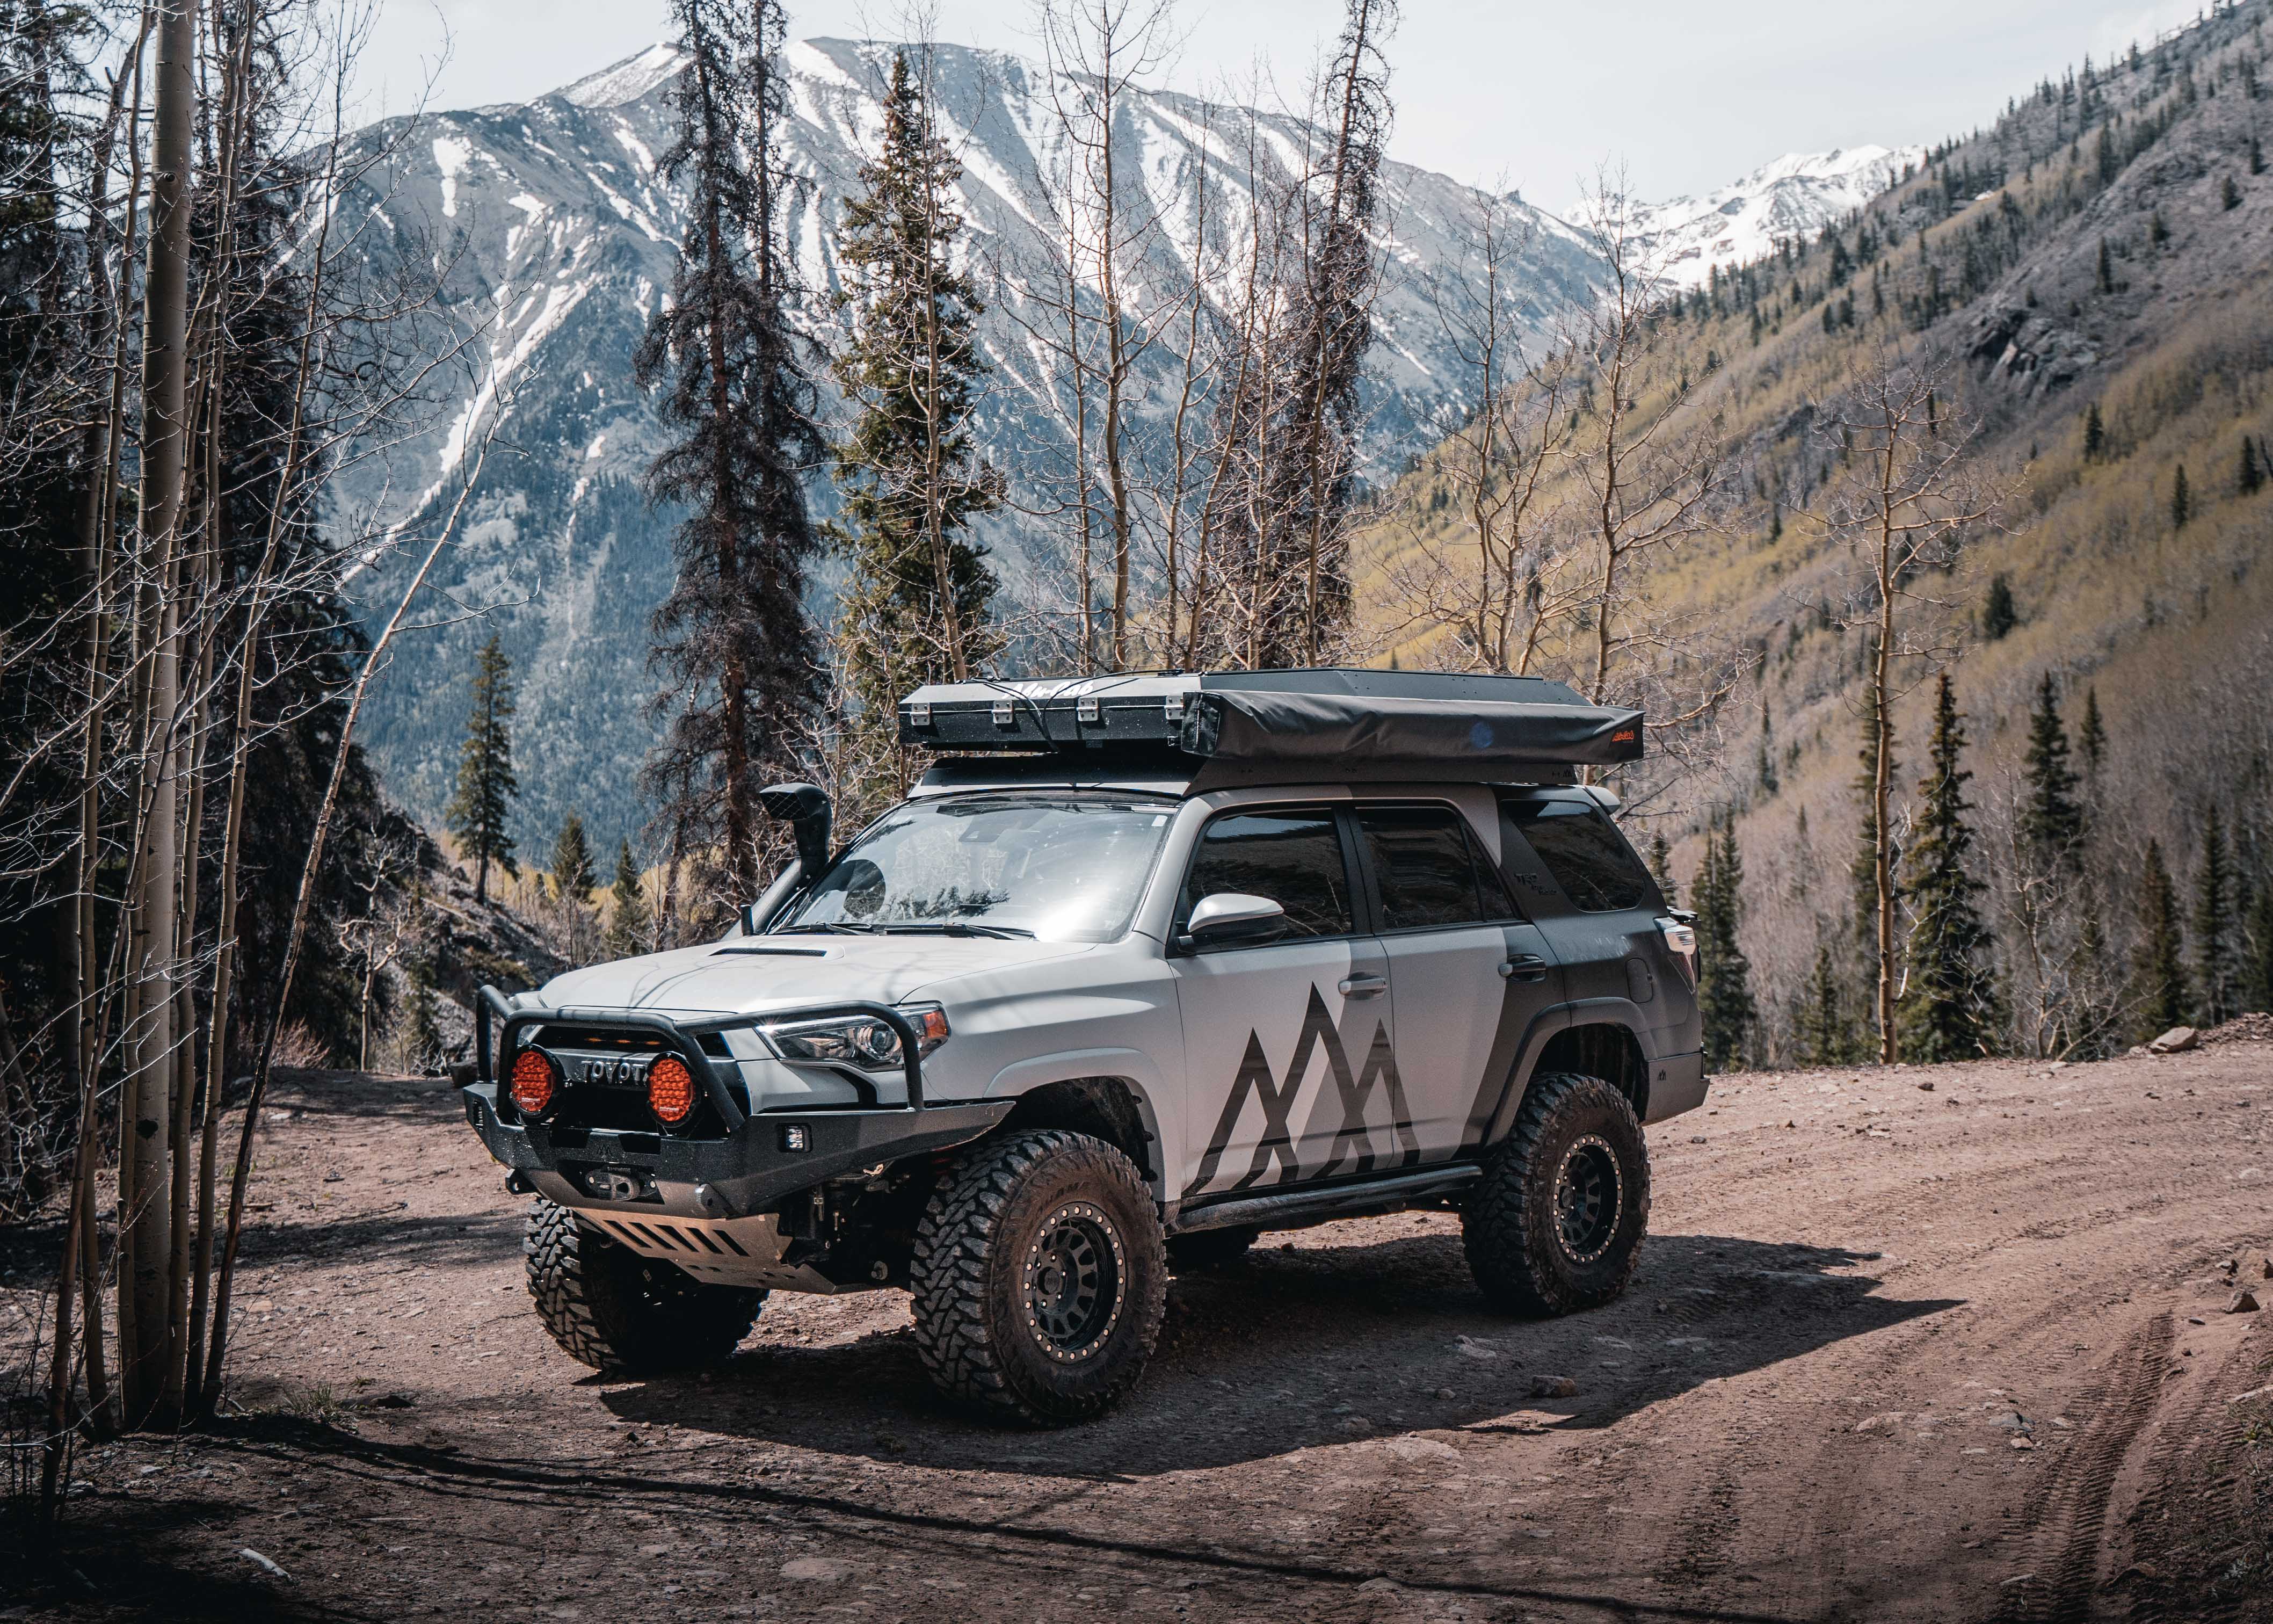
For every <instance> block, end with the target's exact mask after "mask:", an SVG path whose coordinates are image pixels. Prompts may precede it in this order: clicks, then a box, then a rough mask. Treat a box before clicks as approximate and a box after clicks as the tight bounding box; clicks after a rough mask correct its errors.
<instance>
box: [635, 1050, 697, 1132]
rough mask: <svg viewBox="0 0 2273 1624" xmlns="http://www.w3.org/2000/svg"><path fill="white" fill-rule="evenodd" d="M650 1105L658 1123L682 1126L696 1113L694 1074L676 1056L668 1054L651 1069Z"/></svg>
mask: <svg viewBox="0 0 2273 1624" xmlns="http://www.w3.org/2000/svg"><path fill="white" fill-rule="evenodd" d="M647 1105H648V1109H649V1110H651V1111H653V1112H654V1113H655V1115H656V1120H657V1121H659V1122H667V1123H681V1122H685V1121H686V1119H687V1117H688V1116H691V1115H693V1114H694V1072H692V1071H688V1070H687V1069H686V1062H685V1061H684V1060H681V1059H680V1058H679V1056H676V1055H665V1056H664V1057H663V1058H662V1059H660V1060H658V1061H656V1063H655V1064H653V1065H651V1066H649V1068H648V1071H647Z"/></svg>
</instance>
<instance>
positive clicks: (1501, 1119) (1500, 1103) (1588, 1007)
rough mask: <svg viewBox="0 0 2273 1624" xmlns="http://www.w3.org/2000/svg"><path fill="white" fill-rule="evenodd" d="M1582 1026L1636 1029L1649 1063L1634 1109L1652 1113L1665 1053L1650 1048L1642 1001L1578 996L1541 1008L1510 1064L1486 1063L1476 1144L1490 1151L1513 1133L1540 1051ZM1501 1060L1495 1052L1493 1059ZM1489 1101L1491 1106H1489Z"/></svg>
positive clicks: (1473, 1126) (1473, 1120) (1472, 1121)
mask: <svg viewBox="0 0 2273 1624" xmlns="http://www.w3.org/2000/svg"><path fill="white" fill-rule="evenodd" d="M1579 1026H1622V1027H1624V1029H1625V1030H1626V1032H1628V1033H1629V1034H1632V1038H1633V1040H1634V1043H1635V1046H1636V1047H1637V1048H1639V1049H1640V1050H1641V1056H1642V1062H1643V1064H1644V1065H1645V1066H1646V1067H1647V1071H1646V1073H1645V1075H1644V1079H1643V1085H1642V1097H1641V1098H1640V1099H1639V1100H1637V1101H1634V1102H1633V1103H1634V1114H1635V1115H1636V1116H1645V1117H1646V1116H1647V1115H1648V1105H1649V1095H1648V1088H1649V1084H1650V1082H1651V1081H1653V1080H1658V1081H1662V1080H1663V1079H1662V1078H1660V1077H1659V1076H1658V1066H1657V1062H1658V1061H1659V1059H1660V1058H1662V1056H1657V1055H1654V1054H1653V1053H1651V1052H1650V1051H1651V1044H1650V1042H1649V1040H1648V1038H1647V1036H1646V1035H1645V1034H1647V1032H1648V1031H1649V1026H1648V1025H1647V1022H1646V1021H1645V1020H1644V1019H1643V1017H1642V1012H1641V1008H1640V1006H1639V1004H1635V1003H1634V1002H1633V1000H1632V999H1631V998H1579V999H1573V1000H1572V1001H1570V1002H1568V1003H1564V1004H1549V1006H1548V1007H1547V1008H1545V1009H1542V1010H1541V1011H1539V1012H1538V1013H1537V1014H1535V1015H1534V1016H1533V1017H1532V1019H1531V1021H1530V1024H1529V1025H1527V1026H1525V1027H1524V1029H1523V1032H1522V1034H1521V1036H1520V1037H1519V1039H1518V1040H1517V1041H1516V1042H1515V1043H1514V1045H1513V1049H1514V1052H1513V1054H1512V1055H1511V1056H1509V1058H1508V1060H1507V1062H1506V1064H1504V1066H1502V1065H1498V1064H1493V1065H1488V1066H1487V1067H1486V1069H1485V1072H1484V1079H1483V1084H1482V1093H1481V1094H1480V1095H1479V1097H1478V1100H1477V1106H1478V1109H1477V1110H1476V1111H1475V1112H1474V1114H1472V1115H1471V1116H1470V1118H1469V1132H1470V1133H1471V1134H1472V1135H1473V1136H1474V1145H1473V1148H1474V1149H1475V1150H1478V1151H1483V1150H1489V1149H1490V1148H1491V1147H1493V1146H1495V1145H1497V1144H1498V1143H1499V1142H1500V1141H1501V1140H1502V1139H1505V1138H1506V1137H1507V1136H1508V1135H1509V1134H1510V1133H1511V1132H1514V1129H1515V1116H1516V1112H1517V1111H1519V1110H1520V1109H1522V1106H1523V1096H1524V1094H1525V1093H1526V1092H1527V1090H1528V1089H1529V1088H1530V1086H1531V1078H1532V1074H1533V1072H1534V1071H1537V1069H1538V1066H1539V1056H1541V1054H1542V1053H1543V1052H1544V1051H1545V1049H1546V1048H1547V1046H1548V1044H1549V1043H1550V1042H1552V1041H1554V1040H1555V1039H1556V1038H1557V1037H1559V1036H1561V1035H1562V1034H1564V1033H1565V1032H1568V1031H1571V1030H1572V1029H1573V1028H1575V1027H1579ZM1498 1059H1499V1056H1497V1054H1495V1055H1494V1056H1493V1060H1494V1062H1497V1061H1498ZM1495 1075H1497V1077H1498V1079H1499V1081H1498V1083H1497V1085H1496V1086H1495V1084H1494V1083H1493V1081H1492V1080H1491V1079H1493V1077H1494V1076H1495ZM1608 1080H1611V1081H1616V1080H1617V1079H1608ZM1487 1105H1488V1106H1489V1109H1488V1110H1487V1109H1485V1108H1486V1107H1487Z"/></svg>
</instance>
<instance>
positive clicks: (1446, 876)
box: [1355, 801, 1561, 1161]
mask: <svg viewBox="0 0 2273 1624" xmlns="http://www.w3.org/2000/svg"><path fill="white" fill-rule="evenodd" d="M1355 821H1356V824H1357V829H1358V835H1359V844H1360V848H1361V851H1362V853H1363V855H1364V858H1365V860H1366V865H1367V868H1368V870H1369V876H1370V878H1371V881H1372V886H1373V891H1374V900H1375V906H1376V907H1377V920H1376V924H1377V929H1378V931H1379V935H1380V937H1381V941H1382V944H1383V946H1384V948H1385V949H1386V950H1387V951H1388V954H1389V978H1390V987H1391V993H1392V997H1394V999H1395V1000H1396V1025H1395V1027H1394V1029H1393V1034H1392V1035H1393V1037H1394V1039H1395V1042H1396V1057H1397V1063H1398V1065H1399V1070H1400V1071H1401V1072H1402V1074H1403V1082H1404V1089H1405V1093H1406V1095H1407V1098H1408V1099H1409V1100H1410V1101H1411V1108H1412V1114H1413V1124H1414V1135H1415V1137H1416V1138H1417V1139H1419V1141H1420V1146H1421V1153H1422V1160H1424V1161H1441V1160H1444V1159H1447V1158H1450V1157H1452V1156H1453V1155H1455V1154H1459V1151H1460V1150H1461V1149H1462V1148H1464V1147H1467V1146H1468V1145H1469V1144H1470V1143H1471V1142H1472V1141H1473V1140H1474V1139H1478V1138H1480V1137H1481V1134H1482V1128H1483V1124H1482V1123H1481V1122H1479V1121H1478V1120H1477V1117H1478V1113H1479V1112H1480V1111H1483V1112H1486V1114H1488V1110H1489V1108H1488V1107H1486V1106H1485V1105H1483V1104H1482V1103H1481V1102H1482V1101H1486V1100H1489V1101H1492V1102H1494V1103H1496V1102H1497V1098H1498V1092H1499V1091H1498V1085H1499V1084H1500V1083H1502V1082H1504V1078H1505V1073H1506V1071H1507V1069H1508V1067H1509V1066H1511V1065H1512V1064H1513V1063H1514V1059H1515V1049H1516V1045H1517V1043H1518V1042H1519V1041H1520V1040H1521V1038H1522V1035H1523V1033H1524V1031H1525V1029H1526V1028H1527V1026H1529V1024H1530V1021H1531V1018H1532V1017H1533V1016H1534V1014H1536V1013H1537V1011H1539V1010H1541V1009H1543V1008H1545V1007H1547V1006H1548V1005H1549V1004H1554V1003H1556V1002H1557V1001H1558V1000H1559V999H1560V997H1561V989H1560V985H1559V975H1558V973H1557V966H1556V963H1555V955H1554V951H1553V950H1552V949H1551V948H1549V946H1548V944H1547V940H1546V938H1545V937H1544V936H1542V934H1541V933H1540V931H1539V929H1537V928H1536V927H1535V926H1534V925H1533V924H1531V923H1530V922H1529V921H1527V920H1525V919H1524V918H1523V917H1522V915H1521V914H1519V913H1518V912H1517V910H1516V906H1515V904H1514V901H1513V899H1512V898H1511V897H1510V896H1509V894H1508V890H1507V887H1506V885H1505V883H1504V882H1503V881H1502V879H1501V878H1500V876H1499V874H1498V872H1497V866H1496V865H1495V864H1494V863H1493V862H1492V861H1490V858H1489V854H1488V853H1486V852H1485V851H1484V850H1483V848H1482V842H1481V841H1480V840H1479V838H1478V837H1477V835H1476V833H1475V831H1474V830H1472V829H1471V828H1470V827H1469V826H1468V822H1467V818H1466V817H1465V816H1463V815H1462V814H1461V813H1460V811H1459V809H1458V808H1454V807H1452V806H1450V805H1448V804H1445V803H1444V802H1438V801H1422V802H1406V803H1396V802H1367V803H1361V804H1360V805H1359V806H1358V807H1357V808H1356V811H1355Z"/></svg>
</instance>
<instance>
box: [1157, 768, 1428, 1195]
mask: <svg viewBox="0 0 2273 1624" xmlns="http://www.w3.org/2000/svg"><path fill="white" fill-rule="evenodd" d="M1351 859H1352V853H1351V850H1350V846H1349V839H1348V834H1347V829H1346V828H1345V825H1344V823H1343V822H1342V820H1341V818H1340V817H1339V816H1338V815H1337V814H1336V812H1335V810H1334V808H1332V807H1331V806H1326V805H1312V806H1287V807H1269V808H1237V809H1234V810H1231V811H1227V812H1223V813H1219V814H1218V815H1217V816H1215V817H1213V818H1212V819H1211V820H1210V821H1209V823H1208V824H1207V827H1206V828H1205V829H1204V830H1203V831H1201V834H1200V838H1199V843H1198V846H1197V848H1196V849H1195V851H1194V853H1193V856H1192V860H1191V866H1190V868H1189V870H1188V871H1187V873H1186V876H1185V879H1184V884H1183V889H1182V894H1181V896H1180V897H1179V898H1178V901H1177V914H1176V922H1175V934H1176V935H1177V936H1182V933H1183V926H1184V921H1186V920H1187V919H1189V917H1190V916H1191V911H1192V907H1193V905H1195V904H1196V903H1197V902H1199V901H1200V900H1201V899H1202V898H1205V897H1210V896H1213V895H1215V894H1217V893H1219V892H1222V891H1234V892H1238V893H1242V894H1243V895H1247V896H1257V897H1268V898H1271V899H1272V901H1274V902H1276V903H1278V904H1279V906H1281V907H1283V908H1285V909H1286V910H1287V934H1286V935H1284V936H1281V937H1280V938H1279V939H1278V940H1276V941H1273V942H1268V943H1262V944H1250V945H1246V946H1234V947H1219V948H1213V949H1208V950H1203V951H1197V952H1192V953H1188V954H1185V955H1183V956H1182V957H1179V958H1175V959H1171V960H1170V961H1169V962H1170V963H1171V964H1172V965H1174V967H1175V973H1176V981H1177V1003H1178V1007H1179V1008H1180V1009H1181V1010H1182V1015H1183V1026H1184V1075H1185V1078H1186V1085H1185V1086H1186V1089H1187V1094H1186V1099H1187V1106H1186V1109H1187V1112H1188V1122H1189V1128H1188V1132H1187V1143H1188V1144H1189V1145H1190V1146H1191V1147H1192V1150H1191V1153H1190V1159H1189V1163H1188V1165H1187V1167H1186V1169H1184V1178H1183V1199H1187V1200H1189V1199H1194V1198H1195V1197H1199V1196H1206V1195H1219V1194H1224V1193H1227V1192H1233V1191H1242V1190H1251V1189H1258V1188H1268V1187H1270V1186H1272V1185H1275V1184H1288V1183H1292V1182H1294V1181H1295V1180H1297V1179H1302V1178H1308V1177H1313V1176H1315V1175H1316V1174H1317V1171H1318V1163H1319V1162H1320V1161H1321V1160H1323V1154H1322V1153H1320V1152H1319V1151H1318V1150H1317V1147H1316V1146H1315V1145H1314V1144H1313V1142H1312V1136H1311V1134H1310V1133H1309V1131H1308V1130H1307V1129H1306V1126H1305V1124H1316V1123H1318V1122H1321V1121H1331V1122H1332V1124H1334V1125H1335V1127H1336V1128H1338V1129H1339V1128H1340V1127H1341V1126H1342V1125H1343V1124H1346V1123H1347V1121H1348V1120H1349V1118H1350V1115H1351V1111H1350V1103H1351V1101H1352V1099H1353V1097H1354V1096H1357V1097H1359V1098H1360V1100H1361V1103H1362V1096H1364V1095H1366V1094H1370V1093H1375V1092H1378V1093H1380V1094H1383V1096H1384V1098H1383V1100H1382V1101H1381V1102H1380V1104H1379V1106H1378V1107H1377V1109H1375V1110H1374V1111H1373V1112H1372V1113H1371V1116H1372V1118H1373V1119H1374V1120H1375V1121H1377V1124H1378V1129H1379V1133H1378V1135H1377V1137H1379V1138H1381V1139H1383V1141H1384V1146H1383V1148H1384V1151H1385V1152H1388V1153H1390V1154H1399V1153H1402V1152H1406V1151H1411V1152H1414V1153H1415V1154H1417V1149H1418V1147H1417V1142H1416V1141H1415V1140H1414V1138H1413V1131H1412V1128H1411V1126H1410V1124H1409V1123H1407V1122H1406V1121H1405V1120H1404V1118H1405V1117H1406V1116H1407V1112H1406V1111H1405V1110H1404V1109H1403V1096H1402V1094H1401V1092H1400V1091H1399V1089H1398V1087H1397V1083H1396V1067H1395V1063H1394V1060H1393V1058H1392V1056H1391V1055H1390V1050H1389V1019H1390V1006H1389V992H1390V987H1389V966H1388V961H1387V959H1386V957H1385V956H1384V953H1383V951H1382V948H1381V944H1379V943H1378V942H1377V941H1376V940H1375V939H1374V938H1373V937H1372V936H1370V935H1369V934H1368V933H1367V932H1366V931H1365V930H1364V929H1363V925H1364V922H1365V921H1363V919H1362V916H1361V914H1360V908H1359V901H1358V896H1357V887H1356V883H1355V874H1354V866H1353V863H1352V861H1351ZM1384 1081H1385V1084H1386V1086H1383V1085H1384ZM1359 1115H1360V1116H1361V1118H1363V1117H1364V1116H1365V1113H1364V1112H1363V1111H1362V1109H1361V1111H1360V1113H1359ZM1359 1138H1360V1139H1363V1138H1364V1135H1363V1134H1362V1133H1361V1134H1360V1135H1359ZM1330 1141H1331V1136H1330ZM1358 1154H1364V1155H1366V1156H1367V1157H1368V1159H1369V1162H1370V1158H1371V1156H1372V1154H1373V1149H1372V1146H1371V1145H1370V1143H1368V1144H1366V1145H1365V1146H1364V1147H1363V1149H1362V1151H1360V1152H1359V1153H1358Z"/></svg>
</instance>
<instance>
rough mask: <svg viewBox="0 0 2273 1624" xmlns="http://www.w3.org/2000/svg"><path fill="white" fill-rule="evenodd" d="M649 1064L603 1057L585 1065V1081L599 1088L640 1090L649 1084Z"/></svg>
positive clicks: (640, 1061) (589, 1061) (588, 1061)
mask: <svg viewBox="0 0 2273 1624" xmlns="http://www.w3.org/2000/svg"><path fill="white" fill-rule="evenodd" d="M647 1068H648V1062H646V1061H644V1060H626V1059H619V1058H616V1057H614V1056H606V1055H603V1056H601V1057H600V1058H598V1059H596V1060H587V1061H586V1062H585V1063H584V1076H583V1080H584V1081H585V1082H587V1083H589V1084H591V1085H592V1086H594V1087H597V1088H640V1087H644V1086H646V1084H647Z"/></svg>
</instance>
